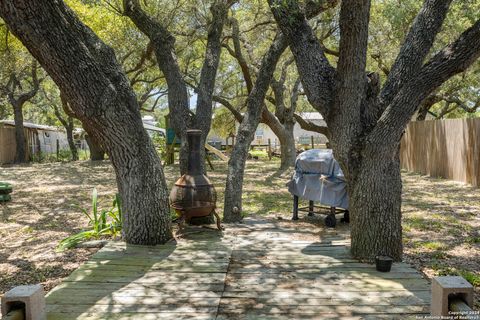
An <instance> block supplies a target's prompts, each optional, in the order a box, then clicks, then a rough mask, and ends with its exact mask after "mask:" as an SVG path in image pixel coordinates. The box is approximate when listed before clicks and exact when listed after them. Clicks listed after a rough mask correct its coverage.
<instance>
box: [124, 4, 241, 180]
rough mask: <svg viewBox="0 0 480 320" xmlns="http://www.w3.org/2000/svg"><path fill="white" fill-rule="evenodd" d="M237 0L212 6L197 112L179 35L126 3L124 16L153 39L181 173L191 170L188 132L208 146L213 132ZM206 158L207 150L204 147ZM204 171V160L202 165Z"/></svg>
mask: <svg viewBox="0 0 480 320" xmlns="http://www.w3.org/2000/svg"><path fill="white" fill-rule="evenodd" d="M234 2H235V1H233V0H215V1H212V4H211V6H210V11H211V18H210V20H209V21H208V23H207V24H208V27H207V29H208V31H207V39H206V45H205V53H204V59H203V64H202V67H201V72H200V78H199V81H198V84H197V85H196V94H197V103H196V112H195V113H193V112H192V111H191V110H190V103H189V96H188V88H187V84H186V82H185V80H184V74H183V73H182V71H181V69H180V65H179V63H178V58H177V51H176V48H175V40H176V38H175V36H174V34H173V33H172V32H171V31H169V30H168V26H167V25H165V24H164V23H163V22H162V21H159V20H158V19H155V18H154V17H153V16H151V15H150V14H148V12H147V11H145V10H144V9H143V8H142V6H141V5H140V2H139V1H138V0H124V1H123V10H124V14H125V15H126V16H128V17H129V18H130V19H131V20H132V21H133V23H134V24H135V25H136V26H137V27H138V29H139V30H140V31H141V32H142V33H144V34H145V35H146V36H147V37H148V38H149V40H150V43H151V45H152V47H153V49H154V52H155V56H156V58H157V63H158V66H159V68H160V70H161V71H162V73H163V75H164V77H165V80H166V83H167V86H168V106H169V109H170V121H171V124H172V128H173V129H174V131H175V134H176V136H177V137H179V138H180V140H181V147H180V170H181V172H182V174H183V173H185V171H186V168H187V160H188V157H187V152H188V145H187V139H186V132H187V129H191V128H195V129H200V130H201V131H202V137H201V143H202V145H203V144H204V143H205V141H206V138H207V135H208V133H209V131H210V126H211V119H212V95H213V90H214V88H215V78H216V75H217V70H218V65H219V61H220V54H221V40H222V31H223V26H224V24H225V21H226V19H227V16H228V10H229V8H230V7H231V6H232V5H233V3H234ZM201 152H202V159H204V157H205V150H204V148H202V150H201ZM201 165H202V168H203V166H204V161H202V163H201Z"/></svg>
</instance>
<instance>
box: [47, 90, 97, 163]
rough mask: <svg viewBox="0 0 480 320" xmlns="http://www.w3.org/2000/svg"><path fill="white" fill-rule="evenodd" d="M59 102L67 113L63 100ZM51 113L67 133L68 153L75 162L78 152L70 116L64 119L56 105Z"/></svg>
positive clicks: (65, 103)
mask: <svg viewBox="0 0 480 320" xmlns="http://www.w3.org/2000/svg"><path fill="white" fill-rule="evenodd" d="M61 101H62V108H63V110H65V112H67V111H66V110H68V103H67V101H66V100H65V99H61ZM53 112H54V113H55V116H56V117H57V119H58V121H60V123H61V124H62V126H63V127H64V128H65V131H66V132H67V141H68V147H69V148H70V153H71V154H72V161H77V160H78V151H77V146H76V145H75V141H74V139H73V129H74V124H73V118H72V117H71V116H69V115H68V114H67V116H66V117H65V116H63V115H62V114H61V113H60V110H59V109H58V106H57V105H54V106H53ZM87 143H88V142H87ZM102 157H103V156H102ZM102 160H103V159H102Z"/></svg>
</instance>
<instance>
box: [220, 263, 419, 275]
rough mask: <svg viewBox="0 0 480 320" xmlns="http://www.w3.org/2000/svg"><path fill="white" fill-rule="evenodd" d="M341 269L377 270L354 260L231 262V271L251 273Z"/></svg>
mask: <svg viewBox="0 0 480 320" xmlns="http://www.w3.org/2000/svg"><path fill="white" fill-rule="evenodd" d="M341 269H348V270H355V271H359V270H375V267H374V266H372V265H368V264H364V263H358V262H352V263H347V262H346V263H343V262H331V263H318V264H314V263H292V264H289V263H270V264H269V263H262V264H260V263H256V264H253V263H252V264H243V263H235V264H233V263H232V264H230V270H229V273H233V274H235V273H251V272H257V273H258V272H262V273H279V272H280V273H281V272H298V273H320V272H322V271H326V270H328V271H337V270H341ZM409 270H411V267H404V266H401V265H395V264H394V265H393V266H392V271H393V272H408V271H409Z"/></svg>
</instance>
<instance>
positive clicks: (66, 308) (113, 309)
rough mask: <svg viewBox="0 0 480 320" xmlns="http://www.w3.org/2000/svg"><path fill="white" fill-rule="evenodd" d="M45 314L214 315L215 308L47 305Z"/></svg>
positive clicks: (166, 305) (143, 305) (145, 305)
mask: <svg viewBox="0 0 480 320" xmlns="http://www.w3.org/2000/svg"><path fill="white" fill-rule="evenodd" d="M47 312H55V313H83V312H88V313H92V314H94V313H105V312H109V313H124V312H136V313H139V314H140V313H151V312H152V313H161V312H168V313H178V314H182V313H215V312H217V306H216V305H215V306H192V305H184V306H183V305H182V306H177V305H171V304H156V305H149V304H148V305H147V304H132V305H120V304H96V305H89V304H86V305H83V304H78V303H77V304H62V305H59V304H54V305H47Z"/></svg>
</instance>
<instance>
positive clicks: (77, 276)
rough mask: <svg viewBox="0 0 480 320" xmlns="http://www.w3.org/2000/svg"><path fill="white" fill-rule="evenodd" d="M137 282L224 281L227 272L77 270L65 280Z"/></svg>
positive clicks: (193, 282)
mask: <svg viewBox="0 0 480 320" xmlns="http://www.w3.org/2000/svg"><path fill="white" fill-rule="evenodd" d="M84 280H86V281H91V282H102V283H103V282H127V283H129V282H137V283H149V282H153V283H185V284H186V283H191V284H195V283H219V282H220V283H223V282H224V281H225V273H207V274H201V273H173V274H172V273H167V272H164V271H149V272H146V273H142V272H135V271H133V270H121V271H117V270H109V271H106V270H85V269H81V270H77V271H75V272H73V273H72V274H71V275H70V276H68V278H66V279H65V280H64V281H65V282H73V281H84Z"/></svg>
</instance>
